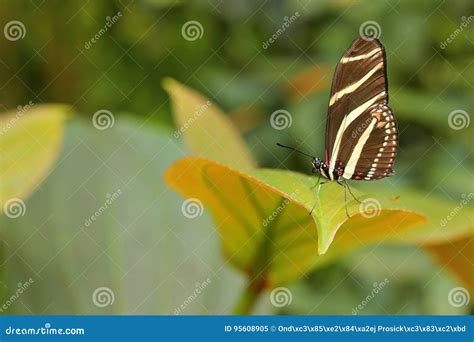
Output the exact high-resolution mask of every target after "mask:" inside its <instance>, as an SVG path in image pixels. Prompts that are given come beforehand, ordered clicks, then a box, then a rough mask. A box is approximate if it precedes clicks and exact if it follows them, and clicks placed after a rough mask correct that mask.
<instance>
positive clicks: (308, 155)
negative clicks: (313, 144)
mask: <svg viewBox="0 0 474 342" xmlns="http://www.w3.org/2000/svg"><path fill="white" fill-rule="evenodd" d="M277 145H278V146H280V147H283V148H287V149H289V150H292V151H295V152H298V153H301V154H302V155H305V156H307V157H310V158H313V159H314V158H316V157H315V156H312V155H310V154H308V153H306V152H303V151H300V150H298V149H296V148H294V147H291V146H286V145H282V144H280V143H277Z"/></svg>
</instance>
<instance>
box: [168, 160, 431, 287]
mask: <svg viewBox="0 0 474 342" xmlns="http://www.w3.org/2000/svg"><path fill="white" fill-rule="evenodd" d="M165 180H166V182H167V183H168V184H169V185H170V186H171V187H172V188H173V189H175V190H176V191H178V192H179V193H181V194H182V195H184V196H185V197H188V198H191V199H193V200H194V201H195V203H201V202H202V203H203V204H204V205H205V206H207V207H208V208H209V209H210V210H211V214H212V216H213V218H214V222H215V224H216V230H217V232H218V233H219V236H220V238H221V242H222V251H223V254H224V255H225V257H226V259H227V260H228V261H229V262H230V263H231V264H232V265H233V266H234V267H236V268H237V269H239V270H241V271H243V272H245V273H246V274H247V275H248V277H249V279H250V281H251V283H253V284H255V286H260V287H266V288H271V287H274V286H277V285H280V284H284V283H287V282H289V281H291V280H294V279H298V278H300V277H301V276H303V275H304V274H305V273H306V272H307V271H308V270H310V269H311V268H313V267H315V266H317V265H319V264H321V263H323V262H324V261H326V260H329V258H333V257H334V256H335V255H333V254H331V253H328V254H327V256H326V255H325V256H319V255H318V253H319V254H324V253H326V251H328V249H329V252H330V251H331V249H332V248H330V247H329V246H330V245H331V243H332V242H333V240H334V237H335V235H336V232H338V230H342V231H346V232H347V231H350V232H351V234H354V235H355V236H356V238H352V240H351V241H352V242H351V243H350V244H349V246H345V248H344V250H343V251H341V249H337V250H338V252H339V253H338V254H339V255H341V254H342V253H347V252H348V251H350V250H351V249H353V248H355V247H358V246H359V245H363V244H365V243H367V242H368V241H369V242H371V241H376V240H377V239H385V238H386V237H387V236H391V235H394V234H398V233H399V232H401V231H403V230H407V229H412V228H416V227H417V226H419V225H420V224H422V223H424V222H425V219H424V217H423V216H422V215H420V214H417V213H414V212H411V211H408V210H405V209H403V208H401V207H400V206H399V205H398V203H397V201H391V200H389V199H380V202H378V200H377V203H378V205H379V207H377V208H376V209H377V210H376V212H375V214H373V213H369V214H370V216H372V217H370V218H369V217H367V216H368V215H369V214H368V213H366V212H360V209H361V206H360V205H359V204H358V203H357V202H355V201H354V200H352V199H348V210H349V211H350V212H351V215H352V216H351V218H350V219H348V218H347V216H346V213H345V207H344V189H343V188H342V187H341V186H339V185H336V184H334V183H332V184H327V185H324V186H322V188H321V191H320V193H319V196H317V194H316V193H315V191H313V190H312V189H311V187H312V186H313V185H314V178H311V177H308V176H305V175H301V174H298V173H294V172H290V171H280V170H254V171H252V172H251V173H250V174H248V173H244V172H241V171H237V170H234V169H231V168H229V167H227V166H224V165H221V164H219V163H216V162H214V161H209V160H205V159H201V158H184V159H181V160H179V161H177V162H176V163H175V164H173V165H172V166H171V167H170V168H169V169H168V171H167V172H166V174H165ZM358 195H359V196H360V194H358ZM363 198H365V197H364V196H361V199H363ZM372 200H374V201H375V199H372ZM314 203H317V205H316V208H315V210H314V211H313V213H312V215H311V216H310V215H308V213H309V211H310V210H311V207H312V206H313V204H314ZM364 216H365V217H364ZM359 232H361V234H360V237H359V238H357V237H358V236H359ZM347 242H348V241H347V240H345V239H343V240H342V244H345V243H347Z"/></svg>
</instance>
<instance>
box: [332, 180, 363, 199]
mask: <svg viewBox="0 0 474 342" xmlns="http://www.w3.org/2000/svg"><path fill="white" fill-rule="evenodd" d="M338 183H339V182H338ZM340 184H341V185H342V186H344V185H345V186H346V187H347V189H348V190H349V193H350V194H351V196H352V198H353V199H354V200H355V201H356V202H357V203H362V201H360V200H359V199H358V198H357V197H355V195H354V194H353V192H352V190H351V187H350V186H349V183H347V181H346V180H344V184H342V183H340Z"/></svg>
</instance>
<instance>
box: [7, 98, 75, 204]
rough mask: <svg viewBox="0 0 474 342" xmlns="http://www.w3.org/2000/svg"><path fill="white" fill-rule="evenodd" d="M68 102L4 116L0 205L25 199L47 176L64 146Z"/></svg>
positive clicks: (23, 110)
mask: <svg viewBox="0 0 474 342" xmlns="http://www.w3.org/2000/svg"><path fill="white" fill-rule="evenodd" d="M69 110H70V109H69V107H67V106H64V105H31V108H26V106H25V107H23V108H22V110H18V111H10V112H7V113H3V114H1V115H0V156H1V158H0V179H1V182H0V206H1V207H3V205H4V204H5V203H6V202H7V201H9V200H10V199H12V198H15V199H25V198H26V197H27V196H28V195H29V194H30V193H31V192H32V191H33V190H34V189H35V188H36V187H37V186H38V185H39V184H40V183H41V182H42V181H43V179H44V178H45V177H46V176H47V174H48V170H49V169H50V168H51V166H52V164H53V163H54V161H55V160H56V158H57V156H58V153H59V151H60V149H61V145H62V138H63V133H64V121H65V119H66V117H67V115H68V113H69Z"/></svg>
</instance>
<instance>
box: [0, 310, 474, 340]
mask: <svg viewBox="0 0 474 342" xmlns="http://www.w3.org/2000/svg"><path fill="white" fill-rule="evenodd" d="M473 321H474V318H473V316H395V317H394V316H1V318H0V328H1V333H0V340H1V341H62V340H66V341H193V342H195V341H206V342H209V341H239V340H242V341H273V342H275V341H294V340H298V341H384V342H386V341H397V342H400V341H403V342H406V341H417V342H420V341H430V342H433V341H466V342H472V341H473V340H474V334H473V329H474V327H473Z"/></svg>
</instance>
